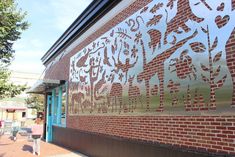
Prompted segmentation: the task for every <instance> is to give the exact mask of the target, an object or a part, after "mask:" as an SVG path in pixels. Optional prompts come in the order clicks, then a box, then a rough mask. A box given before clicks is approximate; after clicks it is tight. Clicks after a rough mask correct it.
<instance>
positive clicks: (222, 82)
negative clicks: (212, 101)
mask: <svg viewBox="0 0 235 157" xmlns="http://www.w3.org/2000/svg"><path fill="white" fill-rule="evenodd" d="M226 78H227V74H226V75H225V76H224V77H223V78H222V79H221V80H219V81H218V82H217V83H216V86H217V87H216V88H217V89H218V88H221V87H222V86H223V85H224V82H225V80H226Z"/></svg>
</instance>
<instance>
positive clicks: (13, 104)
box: [0, 71, 40, 121]
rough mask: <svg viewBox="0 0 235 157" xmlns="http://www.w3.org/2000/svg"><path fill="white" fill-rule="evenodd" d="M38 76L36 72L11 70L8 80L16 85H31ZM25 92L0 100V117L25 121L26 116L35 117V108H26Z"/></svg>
mask: <svg viewBox="0 0 235 157" xmlns="http://www.w3.org/2000/svg"><path fill="white" fill-rule="evenodd" d="M39 77H40V74H37V73H28V72H19V71H12V72H11V77H10V81H11V82H12V83H14V84H16V85H27V87H31V86H32V85H33V84H34V83H35V82H36V81H37V80H38V79H39ZM27 95H28V94H26V92H23V93H21V94H20V95H17V96H16V97H14V98H5V99H2V100H0V119H2V120H13V119H16V120H19V121H25V120H26V119H27V118H30V119H33V118H36V116H37V113H36V111H35V109H28V108H27V104H26V103H25V99H26V98H27Z"/></svg>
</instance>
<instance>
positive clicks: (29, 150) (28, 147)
mask: <svg viewBox="0 0 235 157" xmlns="http://www.w3.org/2000/svg"><path fill="white" fill-rule="evenodd" d="M22 150H23V151H28V152H31V153H32V152H33V148H32V146H30V145H27V144H25V145H24V146H23V147H22Z"/></svg>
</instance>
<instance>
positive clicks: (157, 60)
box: [137, 30, 198, 111]
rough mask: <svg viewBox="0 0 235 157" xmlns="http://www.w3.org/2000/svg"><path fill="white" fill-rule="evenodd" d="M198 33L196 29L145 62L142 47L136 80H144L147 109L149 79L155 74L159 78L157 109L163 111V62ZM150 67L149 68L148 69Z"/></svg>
mask: <svg viewBox="0 0 235 157" xmlns="http://www.w3.org/2000/svg"><path fill="white" fill-rule="evenodd" d="M197 34H198V32H197V30H196V31H195V32H194V33H193V34H192V35H190V36H188V37H187V38H185V39H183V40H181V41H179V42H177V43H176V44H175V45H174V46H172V47H171V48H169V49H167V50H165V51H164V52H163V53H161V54H159V55H157V56H156V57H154V58H153V59H152V60H151V61H150V62H148V63H146V56H145V55H146V54H145V53H146V52H145V50H144V49H143V52H144V53H143V59H144V61H143V63H144V65H143V71H142V72H141V73H139V74H138V75H137V80H138V82H142V81H143V80H145V86H146V99H147V100H146V101H147V110H149V98H150V85H149V81H150V79H151V78H152V77H153V76H154V75H155V74H157V77H158V79H159V88H160V106H159V109H158V110H157V111H163V101H164V62H165V61H166V60H167V59H168V58H169V57H170V56H171V55H172V54H173V53H174V52H175V51H176V50H177V49H178V48H180V47H182V46H183V45H184V44H185V43H186V42H187V41H189V40H190V39H192V38H194V37H195V36H196V35H197ZM150 69H151V70H150Z"/></svg>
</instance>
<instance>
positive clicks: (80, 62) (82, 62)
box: [76, 52, 89, 68]
mask: <svg viewBox="0 0 235 157" xmlns="http://www.w3.org/2000/svg"><path fill="white" fill-rule="evenodd" d="M88 56H89V52H87V53H86V54H85V55H84V56H82V57H81V58H80V59H79V60H78V61H77V64H76V66H77V67H79V68H81V67H87V65H86V61H87V59H88Z"/></svg>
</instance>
